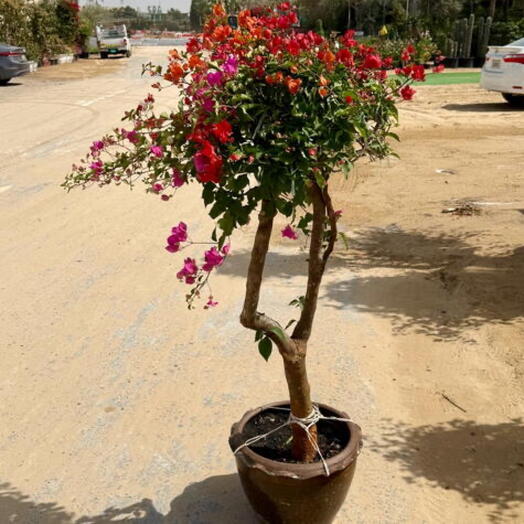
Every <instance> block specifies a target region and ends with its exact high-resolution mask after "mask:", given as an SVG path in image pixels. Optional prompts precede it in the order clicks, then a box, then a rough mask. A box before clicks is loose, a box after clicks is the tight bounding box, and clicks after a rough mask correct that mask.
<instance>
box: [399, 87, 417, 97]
mask: <svg viewBox="0 0 524 524" xmlns="http://www.w3.org/2000/svg"><path fill="white" fill-rule="evenodd" d="M415 93H416V91H415V90H414V89H413V88H412V87H410V86H405V87H403V88H402V89H401V90H400V94H401V96H402V98H403V99H404V100H412V99H413V97H414V96H415Z"/></svg>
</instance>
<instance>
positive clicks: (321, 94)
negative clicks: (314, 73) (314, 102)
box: [318, 87, 329, 98]
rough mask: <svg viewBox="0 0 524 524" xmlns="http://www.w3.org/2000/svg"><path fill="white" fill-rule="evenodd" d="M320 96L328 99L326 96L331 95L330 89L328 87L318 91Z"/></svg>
mask: <svg viewBox="0 0 524 524" xmlns="http://www.w3.org/2000/svg"><path fill="white" fill-rule="evenodd" d="M318 94H319V95H320V96H321V97H322V98H326V96H328V94H329V89H328V88H327V87H321V88H320V89H319V90H318Z"/></svg>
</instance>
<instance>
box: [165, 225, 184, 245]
mask: <svg viewBox="0 0 524 524" xmlns="http://www.w3.org/2000/svg"><path fill="white" fill-rule="evenodd" d="M171 233H172V235H171V236H170V237H169V238H172V239H173V242H185V241H186V240H187V225H186V224H185V223H184V222H180V224H178V226H175V227H173V228H172V229H171ZM168 242H169V239H168Z"/></svg>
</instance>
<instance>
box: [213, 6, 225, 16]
mask: <svg viewBox="0 0 524 524" xmlns="http://www.w3.org/2000/svg"><path fill="white" fill-rule="evenodd" d="M213 14H214V15H215V16H216V17H217V18H220V17H222V16H226V11H225V9H224V7H223V6H222V4H215V5H214V6H213Z"/></svg>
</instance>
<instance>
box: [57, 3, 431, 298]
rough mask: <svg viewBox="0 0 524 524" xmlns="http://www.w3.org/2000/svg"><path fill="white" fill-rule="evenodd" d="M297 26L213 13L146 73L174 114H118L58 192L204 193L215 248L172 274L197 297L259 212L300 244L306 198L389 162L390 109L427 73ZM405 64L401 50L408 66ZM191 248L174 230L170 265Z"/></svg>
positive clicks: (280, 17)
mask: <svg viewBox="0 0 524 524" xmlns="http://www.w3.org/2000/svg"><path fill="white" fill-rule="evenodd" d="M297 24H298V18H297V13H296V9H295V8H294V7H293V5H292V4H291V3H290V2H283V3H282V4H280V5H279V6H278V7H277V8H276V9H273V8H262V9H260V8H259V9H257V10H254V11H249V10H246V11H242V12H241V13H240V14H239V16H238V28H236V29H233V28H232V27H230V26H229V25H228V23H227V15H226V12H225V10H224V8H223V7H222V5H221V4H217V5H215V6H214V8H213V10H212V16H211V18H210V19H209V20H208V21H207V23H206V25H205V27H204V31H203V34H202V35H198V36H195V37H194V38H192V39H191V40H190V41H189V42H188V44H187V46H186V50H185V51H180V50H178V49H173V50H172V51H171V52H170V55H169V64H168V66H167V67H166V68H162V67H160V66H155V65H152V64H148V65H147V66H145V67H144V70H145V71H146V72H147V73H149V74H151V75H152V76H154V77H157V78H158V81H156V82H155V83H154V84H153V87H154V88H156V89H158V90H162V89H164V88H165V87H166V86H169V85H171V86H175V87H176V88H177V89H179V90H180V100H179V103H178V107H177V108H173V110H172V111H171V112H169V113H161V114H157V113H156V112H155V111H154V102H155V100H154V96H153V95H151V94H150V95H148V96H147V98H145V100H144V101H143V102H142V103H140V104H139V105H138V106H137V107H136V108H135V109H132V110H131V111H129V112H127V113H126V114H125V118H124V120H125V121H126V122H127V125H126V128H121V129H115V130H114V132H113V134H111V135H108V136H105V137H104V138H103V139H101V140H99V141H96V142H94V143H93V145H92V147H91V151H90V153H89V154H88V156H87V157H86V158H84V159H83V160H82V161H81V163H80V165H76V166H73V171H72V173H71V174H70V175H69V176H68V177H67V179H66V182H65V184H64V186H65V187H66V188H68V189H70V188H72V187H74V186H78V185H80V186H86V185H88V184H91V183H96V184H99V185H101V186H103V185H106V184H110V183H116V184H122V183H126V184H130V185H134V184H135V182H136V181H137V180H138V179H141V180H142V181H143V182H144V183H145V184H146V187H147V190H148V191H149V192H151V193H153V194H155V195H158V196H159V197H160V198H161V199H162V200H165V201H169V200H171V199H172V198H173V197H174V196H175V195H176V193H177V192H178V191H180V190H181V189H183V187H184V186H185V185H186V184H191V183H197V184H200V185H201V186H202V199H203V202H204V204H205V206H206V207H207V210H208V213H209V215H210V217H211V218H212V219H214V220H215V222H216V228H215V230H214V231H213V233H212V240H213V242H214V243H215V244H216V245H215V246H214V247H213V248H212V250H210V251H207V252H206V253H205V254H204V261H203V263H202V264H200V265H199V264H197V262H196V260H194V259H192V258H186V260H185V263H184V266H183V268H182V270H181V271H180V272H179V273H178V278H180V279H181V280H183V281H185V282H186V283H188V284H195V283H196V285H197V290H196V294H198V291H199V289H200V287H201V284H202V283H203V282H207V278H208V273H209V272H210V271H211V270H212V269H214V268H215V267H218V266H219V265H221V264H222V262H223V259H224V257H225V256H227V252H228V249H229V248H228V246H227V239H228V237H229V236H230V235H231V233H232V232H233V231H234V230H235V228H237V227H239V226H243V225H245V224H247V223H248V222H249V220H250V217H251V215H252V213H253V212H254V211H255V210H257V209H258V208H259V204H260V203H263V202H265V203H269V205H270V206H271V208H272V209H273V210H274V212H275V213H281V214H282V215H284V216H285V217H287V218H288V221H289V222H291V223H296V226H297V227H298V228H299V229H301V230H303V231H304V232H306V233H307V232H308V231H309V229H308V228H309V224H310V222H311V220H312V216H311V214H310V213H309V211H308V208H309V205H310V203H311V199H310V194H309V190H308V188H309V187H310V186H311V185H312V184H314V185H315V186H316V187H319V188H324V187H325V186H326V185H327V184H328V181H329V179H330V177H332V176H334V174H336V173H338V172H344V173H346V174H347V173H348V172H349V170H350V169H351V167H352V165H353V163H354V162H355V161H356V160H358V159H359V158H360V157H368V158H370V159H375V158H383V157H385V156H387V155H388V154H389V153H390V146H389V139H391V138H396V136H395V135H394V133H392V132H391V128H392V126H393V125H394V124H395V123H396V118H397V110H396V105H395V104H396V101H397V100H398V99H399V98H404V99H407V100H409V99H411V98H412V96H413V94H414V90H413V89H412V88H411V87H410V86H409V84H410V82H411V80H412V79H421V78H423V76H424V69H423V67H422V66H414V65H409V64H407V63H406V64H405V67H403V68H402V69H399V70H397V71H396V73H397V74H396V75H391V74H389V72H388V68H390V67H391V64H392V61H391V59H388V58H383V57H381V56H379V55H378V53H377V52H376V51H375V50H374V49H373V48H371V47H367V46H365V45H361V44H359V42H358V41H357V40H356V39H355V35H354V32H352V31H348V32H347V33H345V34H344V35H342V36H339V37H336V38H332V39H329V38H325V37H323V36H321V35H319V34H317V33H314V32H312V31H309V32H301V31H300V30H298V29H297V28H296V26H297ZM410 55H411V50H410V49H406V51H405V52H404V55H403V59H405V60H406V62H407V61H408V60H409V58H410ZM283 236H285V237H287V238H296V232H295V230H294V229H293V228H292V227H291V226H288V228H286V229H285V230H284V231H283ZM189 244H191V241H190V240H189V237H188V234H187V227H186V225H185V224H184V223H180V224H179V226H177V227H175V228H173V232H172V234H171V236H170V237H169V238H168V245H167V247H166V249H167V250H168V251H169V252H171V253H174V252H177V251H179V250H180V249H183V248H184V247H186V246H187V245H189ZM199 286H200V287H199ZM211 305H214V302H213V300H211V301H210V303H208V306H211Z"/></svg>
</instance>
